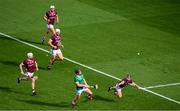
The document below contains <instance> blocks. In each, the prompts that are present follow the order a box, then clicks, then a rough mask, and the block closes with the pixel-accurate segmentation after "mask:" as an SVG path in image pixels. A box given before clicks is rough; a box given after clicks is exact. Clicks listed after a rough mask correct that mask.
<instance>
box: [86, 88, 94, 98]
mask: <svg viewBox="0 0 180 111" xmlns="http://www.w3.org/2000/svg"><path fill="white" fill-rule="evenodd" d="M84 92H86V93H87V94H88V99H89V100H92V99H93V97H92V95H93V92H92V91H91V90H90V89H88V88H87V89H86V90H84Z"/></svg>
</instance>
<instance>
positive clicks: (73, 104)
mask: <svg viewBox="0 0 180 111" xmlns="http://www.w3.org/2000/svg"><path fill="white" fill-rule="evenodd" d="M82 92H83V89H78V90H76V96H75V97H74V99H73V100H72V102H71V104H72V106H73V107H74V106H75V105H76V103H77V101H78V100H79V99H80V97H81V93H82Z"/></svg>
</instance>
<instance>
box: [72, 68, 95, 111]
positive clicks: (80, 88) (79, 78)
mask: <svg viewBox="0 0 180 111" xmlns="http://www.w3.org/2000/svg"><path fill="white" fill-rule="evenodd" d="M75 74H76V75H75V77H74V82H75V86H76V96H75V97H74V99H73V100H72V102H71V104H72V106H73V107H74V106H75V105H76V103H77V101H78V100H79V99H80V96H81V93H82V92H86V93H87V94H88V99H89V100H92V99H93V98H92V95H93V93H92V91H91V90H90V89H89V88H91V87H92V86H89V85H88V84H87V82H86V80H85V78H84V76H83V74H82V73H81V70H80V69H76V70H75ZM93 88H96V89H97V86H94V87H93Z"/></svg>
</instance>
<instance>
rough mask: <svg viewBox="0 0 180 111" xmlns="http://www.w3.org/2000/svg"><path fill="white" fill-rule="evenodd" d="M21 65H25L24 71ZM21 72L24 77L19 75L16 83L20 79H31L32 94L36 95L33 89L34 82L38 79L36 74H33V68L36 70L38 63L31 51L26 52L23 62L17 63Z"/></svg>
mask: <svg viewBox="0 0 180 111" xmlns="http://www.w3.org/2000/svg"><path fill="white" fill-rule="evenodd" d="M23 66H25V68H26V69H25V71H26V72H25V73H24V71H23ZM19 68H20V71H21V74H23V75H25V76H26V77H19V78H18V83H20V81H21V80H26V81H27V80H31V81H32V95H33V96H34V95H36V91H35V82H36V80H37V79H38V77H37V76H34V70H36V71H38V64H37V62H36V60H35V59H34V57H33V53H27V59H25V60H24V61H23V62H21V63H20V65H19Z"/></svg>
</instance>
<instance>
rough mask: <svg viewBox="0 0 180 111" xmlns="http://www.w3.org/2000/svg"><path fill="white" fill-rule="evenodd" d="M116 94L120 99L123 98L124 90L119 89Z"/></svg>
mask: <svg viewBox="0 0 180 111" xmlns="http://www.w3.org/2000/svg"><path fill="white" fill-rule="evenodd" d="M114 94H115V95H116V96H117V97H118V98H121V97H122V90H121V89H120V88H119V89H116V91H115V92H114Z"/></svg>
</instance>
